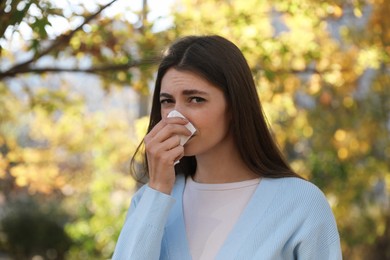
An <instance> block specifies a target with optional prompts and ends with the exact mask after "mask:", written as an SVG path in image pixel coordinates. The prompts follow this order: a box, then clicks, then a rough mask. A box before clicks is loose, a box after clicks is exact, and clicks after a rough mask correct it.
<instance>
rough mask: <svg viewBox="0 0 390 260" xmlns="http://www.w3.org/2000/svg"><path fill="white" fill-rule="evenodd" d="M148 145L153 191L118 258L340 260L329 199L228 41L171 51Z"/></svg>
mask: <svg viewBox="0 0 390 260" xmlns="http://www.w3.org/2000/svg"><path fill="white" fill-rule="evenodd" d="M172 110H176V111H178V112H180V113H181V114H182V115H183V116H184V117H185V118H181V117H168V114H169V113H170V112H171V111H172ZM189 122H190V123H191V124H192V125H193V126H194V127H195V128H196V132H195V133H194V134H193V135H191V132H190V131H189V130H188V129H187V127H186V125H187V124H188V123H189ZM190 136H191V138H190V139H189V140H188V141H187V142H186V143H185V144H184V145H182V144H183V143H181V137H190ZM144 145H145V151H146V152H145V162H146V164H145V168H146V169H145V170H146V173H147V175H148V179H149V182H148V184H146V185H144V186H143V187H142V188H141V189H140V190H139V191H138V192H137V193H136V194H135V195H134V197H133V200H132V203H131V206H130V209H129V212H128V215H127V218H126V222H125V224H124V226H123V229H122V231H121V234H120V237H119V239H118V243H117V246H116V249H115V252H114V256H113V259H121V260H122V259H132V260H133V259H137V260H138V259H145V260H152V259H173V260H187V259H188V260H190V259H193V260H198V259H221V260H228V259H243V260H248V259H264V260H268V259H316V260H322V259H329V260H330V259H332V260H333V259H341V250H340V239H339V234H338V231H337V226H336V222H335V219H334V217H333V214H332V211H331V209H330V207H329V205H328V203H327V201H326V198H325V196H324V195H323V193H322V192H321V191H320V190H319V189H318V188H317V187H316V186H314V185H313V184H311V183H310V182H308V181H306V180H303V179H302V178H300V177H299V176H298V175H297V174H296V173H294V172H293V170H292V169H291V168H290V167H289V165H288V164H287V162H286V161H285V159H284V158H283V156H282V154H281V152H280V151H279V149H278V147H277V145H276V144H275V142H274V140H273V138H272V135H271V133H270V130H269V129H268V126H267V122H266V120H265V117H264V115H263V112H262V109H261V105H260V101H259V99H258V95H257V93H256V88H255V84H254V81H253V78H252V75H251V72H250V69H249V66H248V64H247V62H246V60H245V58H244V56H243V55H242V53H241V51H240V50H239V49H238V48H237V47H236V46H235V45H234V44H233V43H231V42H230V41H228V40H226V39H224V38H222V37H219V36H190V37H185V38H183V39H180V40H178V41H177V42H175V43H174V44H173V45H172V46H171V47H170V48H169V49H168V51H167V52H166V53H165V55H164V57H163V60H162V62H161V64H160V67H159V69H158V74H157V79H156V85H155V90H154V96H153V104H152V111H151V116H150V124H149V128H148V134H147V135H146V136H145V138H144ZM178 161H180V162H179V163H177V162H178Z"/></svg>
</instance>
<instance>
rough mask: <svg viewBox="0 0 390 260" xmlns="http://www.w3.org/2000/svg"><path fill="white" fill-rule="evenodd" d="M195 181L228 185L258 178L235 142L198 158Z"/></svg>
mask: <svg viewBox="0 0 390 260" xmlns="http://www.w3.org/2000/svg"><path fill="white" fill-rule="evenodd" d="M196 163H197V167H196V172H195V176H194V181H196V182H199V183H228V182H238V181H244V180H250V179H255V178H258V177H259V175H257V174H256V173H254V172H253V171H251V170H250V169H249V168H248V167H247V166H246V164H245V163H244V161H243V160H242V158H241V156H240V154H239V152H238V148H237V147H236V145H235V144H234V142H233V140H232V141H231V142H228V143H227V144H226V145H224V146H223V147H219V149H215V150H214V151H212V152H209V153H207V154H202V155H198V156H197V157H196Z"/></svg>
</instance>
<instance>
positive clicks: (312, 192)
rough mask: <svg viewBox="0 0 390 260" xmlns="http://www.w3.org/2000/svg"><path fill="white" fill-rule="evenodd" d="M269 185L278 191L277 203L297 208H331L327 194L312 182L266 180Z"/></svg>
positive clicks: (298, 179)
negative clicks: (292, 205)
mask: <svg viewBox="0 0 390 260" xmlns="http://www.w3.org/2000/svg"><path fill="white" fill-rule="evenodd" d="M264 181H265V182H266V183H265V184H267V185H273V186H275V189H277V190H278V192H277V194H278V195H276V196H275V198H274V199H275V200H276V201H280V202H282V201H283V203H289V204H294V205H295V206H296V207H298V208H299V207H314V206H315V207H318V206H322V207H325V208H329V207H330V205H329V202H328V199H327V197H326V196H325V194H324V193H323V192H322V190H321V189H319V188H318V187H317V186H316V185H315V184H313V183H312V182H310V181H307V180H304V179H300V178H296V177H284V178H277V179H270V178H268V179H265V180H264Z"/></svg>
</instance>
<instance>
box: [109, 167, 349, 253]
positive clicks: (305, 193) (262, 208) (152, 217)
mask: <svg viewBox="0 0 390 260" xmlns="http://www.w3.org/2000/svg"><path fill="white" fill-rule="evenodd" d="M185 183H186V181H185V177H184V176H181V175H178V176H177V177H176V183H175V186H174V189H173V191H172V194H171V195H167V194H164V193H161V192H159V191H156V190H154V189H152V188H150V187H149V186H148V185H144V186H143V187H142V188H141V189H140V190H138V191H137V193H136V194H135V195H134V196H133V198H132V203H131V205H130V208H129V211H128V214H127V217H126V220H125V223H124V225H123V228H122V230H121V233H120V235H119V238H118V241H117V244H116V248H115V251H114V255H113V258H112V259H114V260H135V259H137V260H158V259H159V260H168V259H169V260H197V259H192V257H191V253H190V249H189V242H188V239H187V234H186V229H185V221H184V213H183V193H184V188H185ZM233 259H234V260H251V259H253V260H257V259H262V260H275V259H277V260H279V259H289V260H290V259H299V260H312V259H316V260H340V259H342V256H341V247H340V237H339V234H338V230H337V225H336V221H335V219H334V216H333V213H332V210H331V208H330V206H329V204H328V202H327V200H326V197H325V196H324V194H323V193H322V192H321V191H320V190H319V189H318V188H317V187H316V186H315V185H313V184H312V183H310V182H308V181H305V180H302V179H299V178H294V177H288V178H277V179H271V178H262V179H261V182H260V183H259V185H257V188H256V190H255V192H254V193H253V195H252V196H251V198H250V199H249V201H248V203H247V204H246V206H245V208H244V210H243V212H242V213H241V215H240V216H239V218H238V220H237V221H236V223H235V224H234V226H233V228H232V230H231V231H230V232H229V234H228V236H227V238H226V239H225V241H224V242H223V244H222V246H221V248H220V249H219V250H218V253H217V255H216V256H215V260H233Z"/></svg>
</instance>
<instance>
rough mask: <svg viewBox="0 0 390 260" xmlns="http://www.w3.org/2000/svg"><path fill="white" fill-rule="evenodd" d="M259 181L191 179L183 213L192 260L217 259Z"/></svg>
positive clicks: (187, 184) (188, 181)
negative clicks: (212, 181)
mask: <svg viewBox="0 0 390 260" xmlns="http://www.w3.org/2000/svg"><path fill="white" fill-rule="evenodd" d="M259 182H260V178H257V179H252V180H245V181H240V182H231V183H218V184H209V183H198V182H195V181H194V180H193V179H192V178H191V177H188V178H187V180H186V185H185V188H184V194H183V210H184V223H185V229H186V234H187V239H188V244H189V248H190V252H191V256H192V259H197V260H209V259H215V256H216V255H217V253H218V251H219V249H220V248H221V246H222V244H223V243H224V241H225V240H226V238H227V236H228V234H229V233H230V231H231V230H232V228H233V226H234V225H235V224H236V222H237V220H238V218H239V216H240V215H241V213H242V212H243V210H244V208H245V206H246V205H247V203H248V201H249V199H250V198H251V197H252V194H253V193H254V192H255V190H256V187H257V185H258V184H259Z"/></svg>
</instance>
